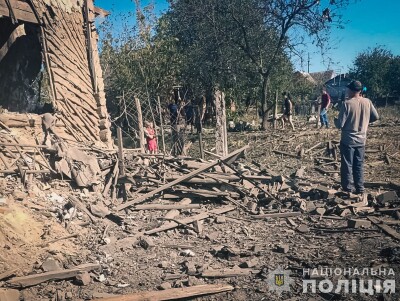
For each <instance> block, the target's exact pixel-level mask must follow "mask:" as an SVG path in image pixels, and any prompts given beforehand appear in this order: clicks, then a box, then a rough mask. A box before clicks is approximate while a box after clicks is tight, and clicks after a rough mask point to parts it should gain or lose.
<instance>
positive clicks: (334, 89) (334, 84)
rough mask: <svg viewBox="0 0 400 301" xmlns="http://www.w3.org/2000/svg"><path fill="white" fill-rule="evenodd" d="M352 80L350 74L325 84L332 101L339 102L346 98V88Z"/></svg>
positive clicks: (336, 77) (337, 77) (338, 76)
mask: <svg viewBox="0 0 400 301" xmlns="http://www.w3.org/2000/svg"><path fill="white" fill-rule="evenodd" d="M350 81H351V79H350V77H349V75H348V74H346V73H344V74H339V75H336V76H335V77H334V78H331V79H330V80H328V81H326V82H325V87H326V90H327V92H328V94H329V95H330V96H331V99H332V101H339V100H340V99H345V97H346V87H347V85H348V84H349V83H350Z"/></svg>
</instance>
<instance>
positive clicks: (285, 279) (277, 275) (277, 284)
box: [267, 267, 293, 294]
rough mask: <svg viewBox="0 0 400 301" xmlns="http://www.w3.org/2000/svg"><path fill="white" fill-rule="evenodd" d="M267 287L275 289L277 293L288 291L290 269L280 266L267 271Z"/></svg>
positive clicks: (291, 280)
mask: <svg viewBox="0 0 400 301" xmlns="http://www.w3.org/2000/svg"><path fill="white" fill-rule="evenodd" d="M267 281H268V289H269V290H270V291H276V292H277V293H278V294H280V293H282V292H287V291H290V284H291V283H292V282H293V279H291V278H290V271H289V270H284V269H282V268H281V267H278V268H277V269H275V270H273V271H271V272H270V273H268V279H267Z"/></svg>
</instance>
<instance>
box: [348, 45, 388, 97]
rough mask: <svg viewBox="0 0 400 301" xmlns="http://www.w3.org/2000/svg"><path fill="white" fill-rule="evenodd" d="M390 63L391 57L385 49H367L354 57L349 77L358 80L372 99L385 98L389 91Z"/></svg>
mask: <svg viewBox="0 0 400 301" xmlns="http://www.w3.org/2000/svg"><path fill="white" fill-rule="evenodd" d="M392 61H393V55H392V53H391V52H390V51H388V50H387V49H385V48H382V47H375V48H373V49H370V48H369V49H367V50H365V51H364V52H361V53H359V54H358V55H357V56H356V58H355V60H354V63H353V65H354V66H353V67H352V69H351V70H350V76H351V77H352V78H355V79H357V80H360V81H361V82H362V83H363V85H364V86H366V87H367V89H368V90H367V91H368V94H369V96H370V97H371V98H372V99H376V98H380V97H386V96H388V95H389V94H390V90H391V87H390V80H388V78H390V76H389V75H388V74H389V68H390V66H391V63H392ZM391 72H394V71H391Z"/></svg>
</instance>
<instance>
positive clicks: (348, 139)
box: [335, 81, 379, 194]
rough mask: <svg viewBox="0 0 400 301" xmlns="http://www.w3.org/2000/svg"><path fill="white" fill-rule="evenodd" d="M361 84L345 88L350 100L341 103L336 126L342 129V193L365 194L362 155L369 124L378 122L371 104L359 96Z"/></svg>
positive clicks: (354, 83)
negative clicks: (353, 191)
mask: <svg viewBox="0 0 400 301" xmlns="http://www.w3.org/2000/svg"><path fill="white" fill-rule="evenodd" d="M362 88H363V86H362V84H361V82H359V81H352V82H351V83H349V84H348V85H347V94H348V96H349V99H347V100H345V101H344V102H343V103H342V106H341V108H340V113H339V117H338V118H335V126H336V127H337V128H339V129H341V131H342V133H341V139H340V153H341V167H340V176H341V185H342V188H343V190H344V191H347V192H352V190H353V184H354V188H355V192H356V193H357V194H362V193H363V192H364V155H365V141H366V139H367V130H368V124H369V123H372V122H375V121H376V120H378V119H379V116H378V113H377V111H376V109H375V107H374V106H373V104H372V102H371V100H369V99H368V98H364V97H362V96H361V91H362Z"/></svg>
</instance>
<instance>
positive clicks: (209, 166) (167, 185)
mask: <svg viewBox="0 0 400 301" xmlns="http://www.w3.org/2000/svg"><path fill="white" fill-rule="evenodd" d="M247 148H249V146H248V145H246V146H244V147H242V148H241V149H238V150H236V151H234V152H232V153H230V154H228V155H227V156H225V157H222V158H221V160H222V161H224V160H227V159H229V158H231V157H233V156H236V155H238V154H240V153H242V152H244V151H245V150H246V149H247ZM217 164H219V161H215V162H212V163H209V164H207V165H206V166H204V167H201V168H199V169H196V170H194V171H192V172H191V173H189V174H186V175H183V176H182V177H180V178H178V179H176V180H174V181H172V182H170V183H167V184H165V185H163V186H161V187H159V188H157V189H155V190H153V191H150V192H148V193H146V194H144V195H142V196H140V197H138V198H137V199H133V200H131V201H129V202H127V203H124V204H121V205H119V206H118V207H117V210H118V211H119V210H123V209H125V208H127V207H130V206H132V205H134V204H138V203H141V202H143V201H145V200H146V199H148V198H150V197H153V196H155V195H156V194H158V193H160V192H162V191H164V190H166V189H168V188H171V187H173V186H174V185H176V184H179V183H181V182H182V181H185V180H188V179H191V178H193V177H194V176H196V175H198V174H200V173H202V172H204V171H206V170H208V169H210V168H211V167H214V166H215V165H217Z"/></svg>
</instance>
